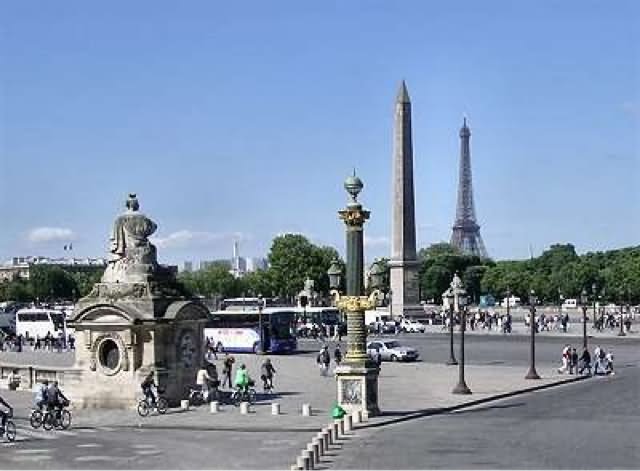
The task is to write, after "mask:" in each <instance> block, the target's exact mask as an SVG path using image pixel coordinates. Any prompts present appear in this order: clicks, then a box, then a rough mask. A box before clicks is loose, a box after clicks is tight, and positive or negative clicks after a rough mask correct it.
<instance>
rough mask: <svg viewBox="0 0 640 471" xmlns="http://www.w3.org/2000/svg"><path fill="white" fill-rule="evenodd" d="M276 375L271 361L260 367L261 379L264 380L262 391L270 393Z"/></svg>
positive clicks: (268, 360)
mask: <svg viewBox="0 0 640 471" xmlns="http://www.w3.org/2000/svg"><path fill="white" fill-rule="evenodd" d="M275 373H276V369H275V368H274V367H273V364H271V360H270V359H269V358H267V359H266V360H265V361H264V362H263V363H262V366H260V379H261V380H262V389H263V390H264V391H265V392H266V391H270V390H272V389H273V375H274V374H275Z"/></svg>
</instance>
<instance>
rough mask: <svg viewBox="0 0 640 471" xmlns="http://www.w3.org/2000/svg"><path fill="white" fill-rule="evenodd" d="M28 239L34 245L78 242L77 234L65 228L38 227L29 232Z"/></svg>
mask: <svg viewBox="0 0 640 471" xmlns="http://www.w3.org/2000/svg"><path fill="white" fill-rule="evenodd" d="M27 239H28V240H29V242H32V243H34V244H42V243H47V242H54V241H62V242H71V241H74V240H76V234H75V233H74V232H73V231H72V230H71V229H67V228H64V227H36V228H35V229H31V230H30V231H29V233H28V234H27Z"/></svg>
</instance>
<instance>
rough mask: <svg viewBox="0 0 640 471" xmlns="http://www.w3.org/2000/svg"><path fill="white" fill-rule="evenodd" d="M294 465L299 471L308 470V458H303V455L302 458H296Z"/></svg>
mask: <svg viewBox="0 0 640 471" xmlns="http://www.w3.org/2000/svg"><path fill="white" fill-rule="evenodd" d="M296 465H297V466H298V468H300V469H309V468H310V466H309V458H308V457H305V456H304V453H303V455H302V456H298V457H297V458H296Z"/></svg>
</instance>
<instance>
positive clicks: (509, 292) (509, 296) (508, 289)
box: [507, 286, 511, 319]
mask: <svg viewBox="0 0 640 471" xmlns="http://www.w3.org/2000/svg"><path fill="white" fill-rule="evenodd" d="M510 301H511V289H510V288H509V287H508V286H507V319H510V317H509V313H510V311H509V302H510Z"/></svg>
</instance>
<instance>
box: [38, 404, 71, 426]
mask: <svg viewBox="0 0 640 471" xmlns="http://www.w3.org/2000/svg"><path fill="white" fill-rule="evenodd" d="M67 406H68V404H66V405H63V407H62V408H60V409H55V408H49V409H48V410H47V411H46V412H45V413H44V415H43V417H42V428H43V429H45V430H52V429H53V428H54V427H55V428H56V429H58V430H67V429H68V428H69V427H70V426H71V412H70V411H69V410H68V409H66V407H67ZM32 426H33V424H32ZM36 428H37V427H36Z"/></svg>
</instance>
